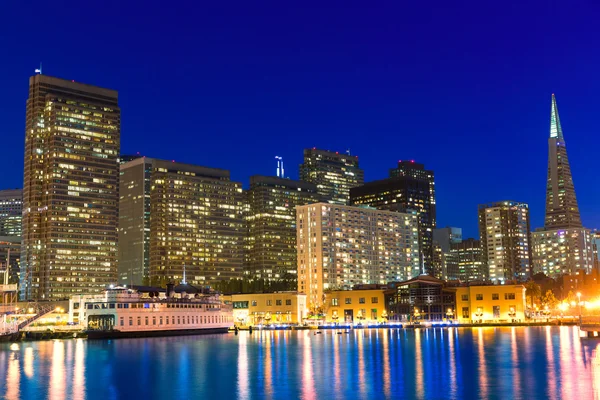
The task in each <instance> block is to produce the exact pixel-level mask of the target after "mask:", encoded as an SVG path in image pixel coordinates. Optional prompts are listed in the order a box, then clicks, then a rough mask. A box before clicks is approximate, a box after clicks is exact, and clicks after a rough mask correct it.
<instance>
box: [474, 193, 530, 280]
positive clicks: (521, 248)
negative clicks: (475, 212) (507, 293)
mask: <svg viewBox="0 0 600 400" xmlns="http://www.w3.org/2000/svg"><path fill="white" fill-rule="evenodd" d="M529 232H530V222H529V206H528V205H527V204H525V203H519V202H515V201H501V202H497V203H491V204H484V205H480V206H479V236H480V240H481V249H482V251H483V259H484V261H485V267H484V271H485V272H486V273H487V275H488V278H489V279H490V280H491V281H493V282H495V283H504V282H506V281H515V280H516V281H523V280H526V279H527V278H529V275H530V272H531V244H530V238H529Z"/></svg>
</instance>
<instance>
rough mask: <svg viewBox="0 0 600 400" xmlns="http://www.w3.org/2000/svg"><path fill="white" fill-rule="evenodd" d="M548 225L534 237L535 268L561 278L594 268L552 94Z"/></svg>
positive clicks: (547, 193) (591, 240)
mask: <svg viewBox="0 0 600 400" xmlns="http://www.w3.org/2000/svg"><path fill="white" fill-rule="evenodd" d="M546 182H547V183H546V218H545V220H544V228H541V229H536V231H535V232H533V234H532V240H533V246H534V249H533V250H534V251H533V270H534V272H535V273H537V272H543V273H545V274H546V275H548V276H549V277H552V278H557V277H559V276H560V275H562V274H576V273H579V272H580V271H583V272H584V273H590V272H591V271H592V270H593V269H594V256H593V243H592V242H593V238H592V235H591V233H590V230H589V229H585V228H584V227H583V225H582V224H581V216H580V214H579V206H578V205H577V197H576V195H575V185H574V183H573V176H572V174H571V166H570V164H569V158H568V156H567V146H566V142H565V139H564V136H563V130H562V126H561V124H560V117H559V115H558V107H557V105H556V97H555V96H554V94H552V104H551V108H550V138H549V139H548V178H547V181H546Z"/></svg>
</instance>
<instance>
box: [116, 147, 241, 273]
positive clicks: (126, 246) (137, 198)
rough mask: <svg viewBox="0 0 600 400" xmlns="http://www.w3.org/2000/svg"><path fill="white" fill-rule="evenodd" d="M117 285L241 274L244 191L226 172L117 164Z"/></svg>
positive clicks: (144, 161) (142, 161) (146, 161)
mask: <svg viewBox="0 0 600 400" xmlns="http://www.w3.org/2000/svg"><path fill="white" fill-rule="evenodd" d="M120 187H121V191H120V197H121V203H120V215H119V239H120V244H119V280H120V281H121V283H125V284H127V283H133V284H136V283H137V284H139V283H140V282H142V283H149V284H152V285H164V284H165V283H167V282H169V281H173V282H181V281H182V280H183V279H184V271H185V275H186V281H187V283H189V284H192V285H203V284H210V283H215V282H218V281H223V280H229V279H232V278H240V277H241V276H242V274H243V263H244V236H245V234H246V225H245V221H244V218H243V201H244V198H243V193H242V185H241V183H239V182H233V181H231V180H230V175H229V171H227V170H223V169H217V168H208V167H201V166H197V165H192V164H183V163H176V162H172V161H165V160H157V159H150V158H144V157H142V158H137V159H134V160H133V161H130V162H128V163H125V164H123V165H121V182H120Z"/></svg>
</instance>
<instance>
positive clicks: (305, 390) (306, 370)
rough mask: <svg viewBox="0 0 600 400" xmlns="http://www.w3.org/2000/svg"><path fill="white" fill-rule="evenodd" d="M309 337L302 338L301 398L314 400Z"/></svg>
mask: <svg viewBox="0 0 600 400" xmlns="http://www.w3.org/2000/svg"><path fill="white" fill-rule="evenodd" d="M309 338H310V336H307V335H304V336H303V337H302V347H303V358H302V398H303V399H315V398H316V397H317V394H316V393H315V382H314V376H313V359H312V351H311V343H310V339H309Z"/></svg>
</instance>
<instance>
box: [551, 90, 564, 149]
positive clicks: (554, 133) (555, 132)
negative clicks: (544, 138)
mask: <svg viewBox="0 0 600 400" xmlns="http://www.w3.org/2000/svg"><path fill="white" fill-rule="evenodd" d="M550 137H551V138H558V139H560V140H563V132H562V127H561V126H560V117H559V116H558V107H557V106H556V96H554V93H552V105H551V108H550Z"/></svg>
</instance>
